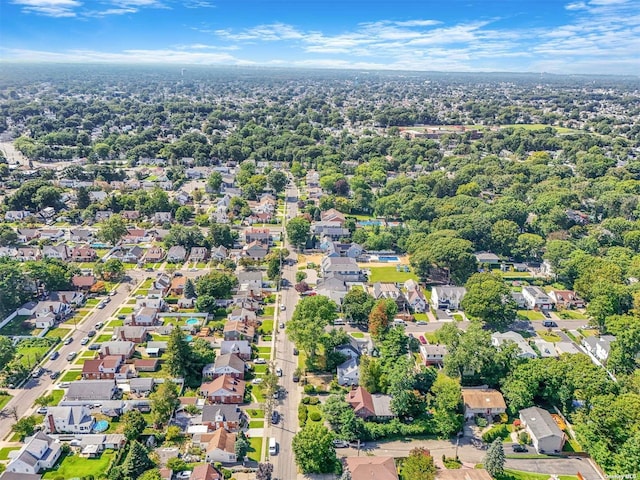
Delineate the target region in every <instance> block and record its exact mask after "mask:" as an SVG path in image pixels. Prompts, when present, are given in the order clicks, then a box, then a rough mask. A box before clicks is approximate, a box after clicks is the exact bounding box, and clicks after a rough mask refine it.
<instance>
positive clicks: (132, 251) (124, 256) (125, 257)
mask: <svg viewBox="0 0 640 480" xmlns="http://www.w3.org/2000/svg"><path fill="white" fill-rule="evenodd" d="M143 256H144V250H143V249H142V248H140V247H138V246H135V247H131V248H129V249H127V250H119V251H117V252H115V253H113V254H112V255H111V258H118V259H120V260H122V261H123V262H125V263H138V262H139V261H140V260H142V257H143Z"/></svg>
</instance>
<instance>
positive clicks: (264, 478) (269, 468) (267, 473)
mask: <svg viewBox="0 0 640 480" xmlns="http://www.w3.org/2000/svg"><path fill="white" fill-rule="evenodd" d="M272 474H273V464H272V463H263V462H261V463H259V464H258V471H257V472H256V480H271V475H272Z"/></svg>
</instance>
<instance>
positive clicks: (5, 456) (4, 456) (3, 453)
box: [0, 447, 20, 460]
mask: <svg viewBox="0 0 640 480" xmlns="http://www.w3.org/2000/svg"><path fill="white" fill-rule="evenodd" d="M15 450H20V447H4V448H0V460H9V452H13V451H15Z"/></svg>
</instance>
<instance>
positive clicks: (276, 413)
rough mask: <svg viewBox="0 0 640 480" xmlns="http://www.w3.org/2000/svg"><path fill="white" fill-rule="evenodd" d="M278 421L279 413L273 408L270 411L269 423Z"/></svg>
mask: <svg viewBox="0 0 640 480" xmlns="http://www.w3.org/2000/svg"><path fill="white" fill-rule="evenodd" d="M279 421H280V414H279V413H278V412H276V411H275V410H274V411H273V412H272V413H271V423H272V424H274V425H276V424H277V423H278V422H279Z"/></svg>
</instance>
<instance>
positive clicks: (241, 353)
mask: <svg viewBox="0 0 640 480" xmlns="http://www.w3.org/2000/svg"><path fill="white" fill-rule="evenodd" d="M228 353H232V354H234V355H237V356H238V357H239V358H241V359H242V360H245V361H248V360H250V359H251V344H250V343H249V342H248V341H247V340H235V341H226V340H223V341H222V343H221V344H220V354H221V355H226V354H228Z"/></svg>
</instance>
